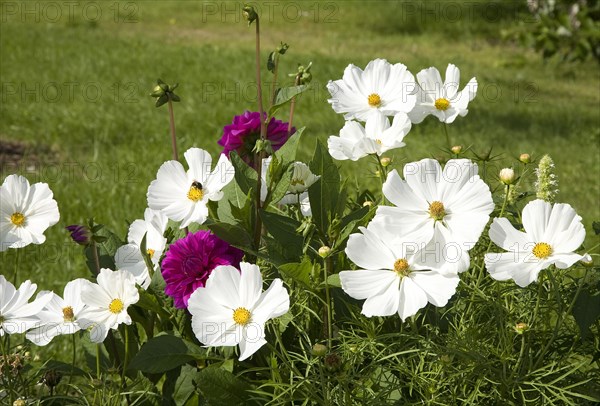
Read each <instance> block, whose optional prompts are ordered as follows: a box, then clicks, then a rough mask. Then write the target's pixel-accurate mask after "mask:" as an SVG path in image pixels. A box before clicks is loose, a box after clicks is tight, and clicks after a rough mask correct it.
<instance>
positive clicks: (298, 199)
mask: <svg viewBox="0 0 600 406" xmlns="http://www.w3.org/2000/svg"><path fill="white" fill-rule="evenodd" d="M293 165H294V173H293V174H292V179H291V181H290V187H289V188H288V193H287V194H286V195H285V196H283V198H282V199H281V201H280V202H279V203H280V204H298V205H299V206H300V211H301V213H302V215H303V216H304V217H308V216H312V210H311V208H310V200H309V198H308V188H309V187H311V186H312V185H313V184H314V183H315V182H316V181H318V180H319V178H320V177H321V176H319V175H315V174H314V173H312V172H311V171H310V169H309V167H308V165H306V164H305V163H303V162H294V164H293Z"/></svg>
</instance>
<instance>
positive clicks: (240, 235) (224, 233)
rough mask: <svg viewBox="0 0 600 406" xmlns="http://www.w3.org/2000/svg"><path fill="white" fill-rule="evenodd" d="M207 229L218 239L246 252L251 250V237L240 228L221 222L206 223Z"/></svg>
mask: <svg viewBox="0 0 600 406" xmlns="http://www.w3.org/2000/svg"><path fill="white" fill-rule="evenodd" d="M206 225H207V227H208V228H209V229H210V230H211V231H212V232H213V233H214V234H215V235H216V236H217V237H219V238H220V239H222V240H224V241H227V242H228V243H229V244H231V245H233V246H234V247H237V248H239V249H241V250H244V251H246V252H251V251H252V250H253V249H252V248H253V244H254V243H253V241H252V237H251V236H250V234H248V232H247V231H246V230H245V229H244V228H243V227H241V226H239V225H235V224H228V223H223V222H213V223H208V222H207V223H206Z"/></svg>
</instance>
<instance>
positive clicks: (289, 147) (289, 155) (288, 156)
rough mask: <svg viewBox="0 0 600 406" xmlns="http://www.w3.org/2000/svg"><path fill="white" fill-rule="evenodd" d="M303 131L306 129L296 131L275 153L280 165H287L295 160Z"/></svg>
mask: <svg viewBox="0 0 600 406" xmlns="http://www.w3.org/2000/svg"><path fill="white" fill-rule="evenodd" d="M305 129H306V127H302V128H300V129H298V130H296V132H295V133H294V134H292V136H291V137H290V138H288V140H287V141H286V142H285V144H283V146H282V147H281V148H279V149H278V150H277V151H275V153H274V155H275V156H276V157H277V160H278V161H279V162H281V164H282V165H284V166H285V165H289V164H291V163H293V162H294V161H295V160H296V151H298V145H299V143H300V138H302V133H304V130H305Z"/></svg>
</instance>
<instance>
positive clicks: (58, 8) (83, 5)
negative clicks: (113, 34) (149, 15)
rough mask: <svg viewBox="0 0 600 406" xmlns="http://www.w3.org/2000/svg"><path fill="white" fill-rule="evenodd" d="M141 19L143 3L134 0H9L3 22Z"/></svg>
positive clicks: (0, 8) (1, 9) (0, 10)
mask: <svg viewBox="0 0 600 406" xmlns="http://www.w3.org/2000/svg"><path fill="white" fill-rule="evenodd" d="M81 20H83V21H87V22H99V21H112V22H114V23H137V22H138V21H139V6H138V3H137V2H133V1H126V2H123V1H121V2H120V1H113V2H110V1H106V2H94V1H5V2H2V4H1V5H0V21H2V22H3V23H15V22H18V23H59V22H63V23H64V22H67V23H73V22H75V21H81Z"/></svg>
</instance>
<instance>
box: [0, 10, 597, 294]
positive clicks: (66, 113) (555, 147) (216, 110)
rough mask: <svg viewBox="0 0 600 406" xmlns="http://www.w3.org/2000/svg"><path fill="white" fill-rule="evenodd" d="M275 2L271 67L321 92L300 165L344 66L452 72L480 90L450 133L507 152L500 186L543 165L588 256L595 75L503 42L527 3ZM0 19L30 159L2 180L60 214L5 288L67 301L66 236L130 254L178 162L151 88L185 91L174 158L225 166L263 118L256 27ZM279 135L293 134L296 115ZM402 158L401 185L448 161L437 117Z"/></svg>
mask: <svg viewBox="0 0 600 406" xmlns="http://www.w3.org/2000/svg"><path fill="white" fill-rule="evenodd" d="M266 3H268V4H266ZM266 3H264V2H261V3H259V4H260V5H261V11H262V15H263V19H262V23H261V27H262V32H263V36H262V47H263V48H262V50H263V51H262V55H263V66H264V62H265V61H266V56H267V54H268V52H270V51H271V50H272V49H274V47H275V46H277V45H278V44H279V42H280V41H285V42H287V43H288V44H290V49H289V51H288V54H286V55H285V56H283V57H282V64H281V67H280V72H282V75H281V76H280V78H282V80H283V79H287V78H286V77H285V75H284V74H283V73H289V72H293V71H295V69H296V66H297V64H298V63H302V64H307V63H308V62H309V61H312V62H313V77H314V83H313V84H314V89H313V91H311V92H309V93H308V94H306V95H304V96H303V97H302V98H301V99H300V100H299V102H298V108H297V110H296V113H295V117H294V124H295V125H296V126H297V127H300V126H306V127H307V130H306V132H305V134H306V136H305V139H304V142H303V145H302V151H301V156H302V157H303V158H308V157H309V154H310V151H311V150H312V148H313V146H314V142H315V140H316V139H319V140H321V141H325V140H326V139H327V137H328V136H329V135H331V134H337V133H338V131H339V129H340V128H341V127H342V126H343V123H344V121H343V118H342V117H341V116H339V115H337V114H335V113H334V112H333V110H332V109H331V108H330V107H329V105H328V104H327V102H326V100H327V98H328V96H329V95H328V93H327V91H326V90H325V87H324V86H325V84H326V83H327V81H328V80H330V79H333V80H335V79H338V78H341V76H342V73H343V70H344V68H345V67H346V66H347V65H348V64H349V63H353V64H355V65H357V66H360V67H364V66H365V65H366V64H367V63H368V61H370V60H372V59H374V58H377V57H382V58H386V59H387V60H389V61H390V62H393V63H396V62H402V63H404V64H406V65H407V66H408V68H409V69H410V70H411V71H412V72H413V73H414V74H416V73H417V72H418V71H419V70H420V69H422V68H426V67H429V66H436V67H438V69H440V71H442V72H443V71H445V68H446V65H447V64H448V63H450V62H451V63H454V64H456V65H457V66H458V67H459V68H460V70H461V74H462V77H461V82H462V84H465V83H466V82H467V81H468V80H469V79H470V78H471V77H473V76H476V77H477V80H478V81H479V92H478V95H477V98H476V99H475V100H474V101H473V102H472V104H471V105H470V106H469V114H468V116H467V117H464V118H458V119H457V121H456V122H455V123H454V124H452V125H451V126H450V134H451V138H452V140H453V143H454V144H459V145H463V146H465V147H466V146H470V145H472V146H473V149H474V150H475V151H477V152H484V151H485V150H487V148H489V147H490V146H493V147H494V152H495V153H502V156H501V158H502V160H501V161H498V162H496V163H495V167H493V168H492V169H491V171H490V172H489V174H488V180H490V182H491V184H492V185H494V184H497V183H496V182H497V181H496V180H495V179H494V177H495V176H496V173H497V170H499V169H500V168H502V167H504V166H510V165H513V164H515V163H516V161H515V159H516V157H518V156H519V154H520V153H523V152H527V153H530V154H532V156H533V157H534V158H535V157H541V156H542V155H543V154H545V153H548V154H550V155H551V156H552V157H553V158H554V160H555V162H556V166H557V174H558V176H559V181H560V194H559V196H558V201H561V202H568V203H570V204H571V205H573V206H574V207H575V209H576V210H577V212H578V213H579V214H580V215H582V216H583V218H584V221H585V225H586V229H587V232H588V242H591V241H592V240H591V238H592V237H591V235H592V230H591V222H592V221H593V220H598V219H600V205H599V202H600V179H599V175H600V145H599V144H600V116H599V107H600V90H599V89H600V80H599V69H598V65H597V64H596V63H595V62H592V61H590V62H588V63H582V64H570V63H560V61H558V60H554V59H553V60H549V61H543V60H542V59H541V57H540V56H539V55H538V54H536V53H534V52H533V51H531V50H528V49H526V48H523V47H521V46H519V45H516V44H511V43H508V42H505V41H502V39H501V32H502V31H503V30H508V29H511V27H515V26H516V25H519V24H521V25H525V26H526V24H528V23H530V22H528V17H527V15H526V14H525V2H524V1H515V2H513V1H508V2H504V1H480V2H473V1H465V2H461V1H458V2H456V1H453V2H444V1H439V2H431V1H429V2H415V1H411V2H408V1H368V2H365V1H326V2H318V1H294V2H291V1H271V2H266ZM53 4H54V5H53ZM56 4H58V5H59V7H58V8H56ZM0 6H1V10H0V12H1V15H0V19H1V25H0V45H1V48H0V74H1V82H2V89H1V91H2V94H1V105H0V115H1V119H0V137H1V139H2V140H3V141H20V142H24V143H25V144H26V145H27V151H26V156H25V157H24V159H22V160H21V161H20V162H19V164H18V165H16V166H15V165H13V164H12V163H11V162H8V161H6V162H3V163H2V165H1V166H2V171H3V172H2V173H1V175H2V177H4V176H6V175H8V174H10V173H14V172H19V173H21V174H24V175H25V176H27V177H28V178H29V179H30V181H31V182H36V181H43V182H48V183H49V184H50V187H51V188H52V190H53V191H54V194H55V198H56V200H57V201H58V204H59V208H60V212H61V219H60V222H59V223H58V224H57V225H56V226H54V227H52V228H51V229H49V230H48V231H47V232H46V235H47V237H48V240H47V243H46V244H45V245H43V246H29V247H27V248H25V249H22V250H20V251H19V258H18V259H17V258H16V256H17V252H16V250H10V251H9V252H4V253H0V261H1V264H2V265H1V269H2V270H1V273H2V274H6V275H7V276H12V274H13V272H14V271H13V270H14V263H15V262H16V261H17V260H18V261H19V264H20V271H19V278H18V279H19V282H20V281H22V280H25V279H32V280H34V281H35V282H37V283H38V285H39V286H40V288H42V289H53V290H55V291H58V292H62V288H63V286H64V284H65V283H66V282H67V281H69V280H71V279H73V278H75V277H81V276H86V275H87V271H86V268H85V265H84V260H83V257H82V255H80V254H81V253H80V247H78V246H76V245H75V244H73V243H71V242H70V240H69V239H68V235H67V233H66V232H65V231H64V227H65V226H66V225H69V224H73V223H82V222H83V221H84V220H85V219H86V218H88V217H91V216H94V217H95V218H96V220H97V221H98V222H100V223H104V224H106V225H107V226H109V227H110V228H112V229H114V230H115V231H116V232H118V233H119V234H120V235H122V236H123V237H125V235H126V232H127V222H126V221H127V220H129V221H132V220H134V219H135V218H140V217H142V215H143V210H144V208H145V207H146V196H145V195H146V190H147V186H148V184H149V183H150V181H151V180H152V179H154V178H155V175H156V171H157V169H158V167H159V166H160V164H161V163H162V162H163V161H165V160H168V159H170V157H171V150H170V140H169V133H168V120H167V110H166V106H165V107H162V108H160V109H156V108H155V107H154V103H153V99H151V98H150V97H149V96H148V94H149V93H150V91H151V89H152V88H153V86H154V84H155V83H156V79H157V78H161V79H163V80H164V81H166V82H168V83H174V82H179V83H180V87H179V89H178V94H179V95H180V97H181V99H182V102H181V103H179V104H176V105H175V115H176V121H177V133H178V138H179V140H178V141H179V149H180V151H181V152H183V151H185V150H186V149H187V148H189V147H192V146H197V147H201V148H204V149H207V150H208V151H210V152H211V153H212V154H213V156H215V157H216V156H217V154H218V153H219V152H220V148H219V147H218V145H217V144H216V141H217V140H218V138H219V137H220V135H221V131H222V127H223V126H224V125H226V124H228V123H229V122H230V121H231V119H232V117H233V116H234V115H236V114H240V113H242V112H243V111H244V110H246V109H250V110H255V109H256V104H255V100H254V99H255V91H254V89H255V88H254V86H253V85H252V84H250V85H248V83H251V82H252V81H253V78H254V70H253V69H254V59H253V55H254V36H253V34H254V28H253V27H252V28H248V27H247V25H246V23H245V22H244V21H242V19H241V17H240V10H241V3H239V2H200V1H165V0H161V1H119V2H112V1H110V2H79V3H77V5H75V6H74V7H73V9H72V10H71V9H69V7H68V6H67V5H65V3H61V2H44V1H25V2H13V1H1V2H0ZM15 10H16V11H15ZM98 10H100V11H98ZM57 11H58V14H57ZM265 71H266V69H265ZM263 78H264V79H265V80H267V79H270V76H269V74H267V73H265V74H264V76H263ZM279 118H281V119H287V112H283V113H281V114H280V117H279ZM406 142H407V147H406V148H404V149H402V150H399V151H397V152H395V153H394V157H395V163H394V165H395V167H396V168H402V165H403V163H404V162H409V161H415V160H418V159H421V158H423V157H427V156H431V155H434V156H435V155H439V154H440V150H439V149H440V148H441V147H444V146H445V139H444V137H443V133H442V128H441V125H440V123H439V122H438V121H437V120H436V119H433V118H429V119H427V120H426V121H425V122H424V123H423V124H420V125H416V126H414V127H413V129H412V130H411V132H410V134H409V136H408V137H407V138H406ZM341 166H342V173H343V174H344V176H345V177H346V178H349V179H351V183H352V184H354V183H356V184H358V185H359V187H361V188H367V187H369V188H371V189H373V190H374V189H375V188H376V186H377V182H378V181H377V182H376V179H374V178H373V177H372V176H371V172H370V169H369V168H368V167H367V165H365V163H364V162H359V163H347V162H344V163H341ZM355 179H356V180H355ZM588 246H589V244H588Z"/></svg>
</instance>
